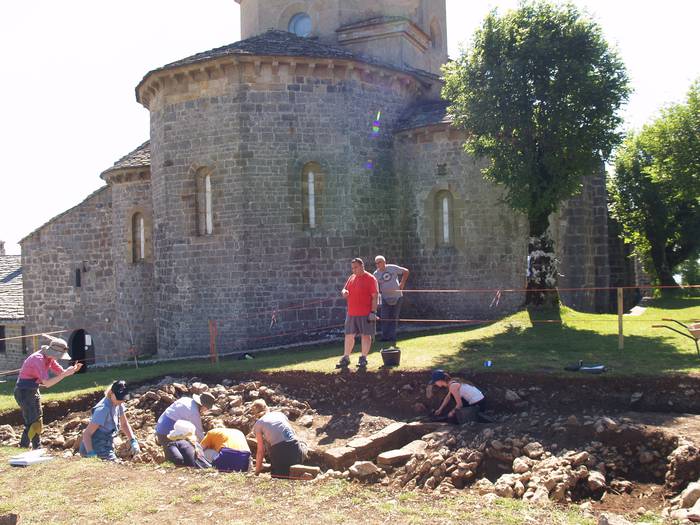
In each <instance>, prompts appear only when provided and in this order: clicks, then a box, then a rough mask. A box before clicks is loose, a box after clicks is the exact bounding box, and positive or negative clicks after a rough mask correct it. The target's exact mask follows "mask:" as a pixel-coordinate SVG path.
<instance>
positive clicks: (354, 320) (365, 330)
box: [345, 315, 377, 336]
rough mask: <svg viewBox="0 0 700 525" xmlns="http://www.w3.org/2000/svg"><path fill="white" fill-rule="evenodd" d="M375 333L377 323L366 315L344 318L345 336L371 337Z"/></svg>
mask: <svg viewBox="0 0 700 525" xmlns="http://www.w3.org/2000/svg"><path fill="white" fill-rule="evenodd" d="M376 333H377V322H376V321H370V320H369V319H367V316H366V315H348V316H347V317H346V318H345V335H371V336H374V335H375V334H376Z"/></svg>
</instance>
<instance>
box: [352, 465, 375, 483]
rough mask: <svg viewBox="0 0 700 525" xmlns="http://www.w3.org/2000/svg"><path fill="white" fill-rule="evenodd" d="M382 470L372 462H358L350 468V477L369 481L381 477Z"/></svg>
mask: <svg viewBox="0 0 700 525" xmlns="http://www.w3.org/2000/svg"><path fill="white" fill-rule="evenodd" d="M380 474H381V470H380V469H379V467H377V465H375V464H374V463H372V462H371V461H356V462H355V463H354V464H353V465H352V467H350V477H352V478H356V479H359V480H362V481H364V480H368V479H370V478H373V477H379V475H380Z"/></svg>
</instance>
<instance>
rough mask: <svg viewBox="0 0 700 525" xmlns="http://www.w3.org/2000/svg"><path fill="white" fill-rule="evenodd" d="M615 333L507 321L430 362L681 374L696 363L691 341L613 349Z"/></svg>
mask: <svg viewBox="0 0 700 525" xmlns="http://www.w3.org/2000/svg"><path fill="white" fill-rule="evenodd" d="M617 345H618V338H617V335H616V334H600V333H598V332H595V331H592V330H581V329H576V328H572V327H569V326H566V325H564V324H542V325H535V326H534V327H527V328H526V327H521V326H517V325H511V326H509V327H507V329H506V331H505V332H503V333H500V334H497V335H494V336H491V337H487V338H483V339H479V340H478V341H465V342H463V343H462V345H461V348H460V349H459V351H458V352H456V353H454V354H452V355H449V356H441V357H440V358H438V359H437V360H436V363H435V366H436V367H438V368H444V369H446V370H452V371H458V370H464V369H474V368H477V367H478V368H483V364H484V362H485V361H491V362H492V363H493V364H492V369H493V370H499V371H504V370H506V371H512V372H518V371H527V372H549V373H559V372H563V371H564V367H565V366H566V365H568V364H574V363H578V362H579V361H583V362H584V363H586V364H603V365H605V366H606V367H607V368H608V370H609V371H611V372H613V373H616V374H659V373H670V372H685V371H687V370H689V369H697V368H698V367H699V366H700V359H698V357H697V355H696V353H695V348H694V347H692V345H687V348H686V347H685V346H677V345H675V344H672V341H669V340H668V338H666V337H643V336H637V335H630V336H626V337H625V348H624V349H623V350H618V346H617Z"/></svg>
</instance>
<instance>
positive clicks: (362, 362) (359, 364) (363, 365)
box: [357, 355, 367, 368]
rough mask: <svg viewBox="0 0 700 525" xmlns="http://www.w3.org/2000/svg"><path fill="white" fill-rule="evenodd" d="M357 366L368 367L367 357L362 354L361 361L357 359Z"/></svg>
mask: <svg viewBox="0 0 700 525" xmlns="http://www.w3.org/2000/svg"><path fill="white" fill-rule="evenodd" d="M357 366H358V367H360V368H367V358H366V357H365V356H363V355H361V356H360V359H359V361H357Z"/></svg>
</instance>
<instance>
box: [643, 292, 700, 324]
mask: <svg viewBox="0 0 700 525" xmlns="http://www.w3.org/2000/svg"><path fill="white" fill-rule="evenodd" d="M649 307H650V308H661V309H663V310H684V309H686V308H700V297H688V296H685V297H684V296H669V297H659V298H657V299H654V300H653V301H652V303H651V304H650V305H649ZM698 317H700V313H699V314H698ZM679 320H680V319H679Z"/></svg>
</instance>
